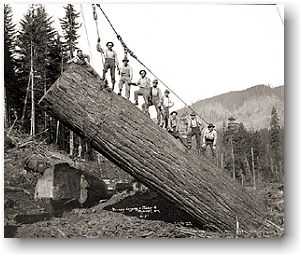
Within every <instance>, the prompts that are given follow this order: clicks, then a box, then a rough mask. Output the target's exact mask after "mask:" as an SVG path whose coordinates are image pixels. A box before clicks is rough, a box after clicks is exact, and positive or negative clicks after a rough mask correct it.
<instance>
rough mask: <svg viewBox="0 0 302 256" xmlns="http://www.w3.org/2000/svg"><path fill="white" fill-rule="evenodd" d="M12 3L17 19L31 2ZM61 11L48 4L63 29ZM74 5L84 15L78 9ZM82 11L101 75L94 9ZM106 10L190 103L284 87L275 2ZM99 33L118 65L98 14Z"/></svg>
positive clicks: (128, 39) (108, 30)
mask: <svg viewBox="0 0 302 256" xmlns="http://www.w3.org/2000/svg"><path fill="white" fill-rule="evenodd" d="M11 6H12V7H13V12H14V16H15V20H16V21H19V20H20V19H21V18H22V16H23V15H24V13H25V12H26V10H27V8H28V6H29V5H26V4H12V5H11ZM62 6H63V5H60V4H46V5H45V7H46V10H47V12H48V13H49V14H50V15H51V16H52V17H53V20H54V27H56V28H57V29H59V31H61V28H60V24H59V18H62V17H63V16H64V9H63V7H62ZM75 7H76V9H77V10H78V11H81V5H80V4H75ZM82 8H83V12H81V16H80V18H79V21H80V22H81V23H82V27H81V29H80V31H79V33H80V35H81V37H80V39H79V47H80V48H82V49H83V51H84V52H85V53H87V54H89V55H92V60H91V64H92V66H93V67H94V68H95V69H96V70H97V71H98V73H101V70H102V64H101V63H102V62H101V55H100V53H98V52H97V51H96V41H97V33H96V25H95V22H94V19H93V15H92V6H91V4H82ZM102 8H103V9H104V11H105V12H106V14H107V15H108V17H109V18H110V19H111V22H112V23H113V25H114V26H115V28H116V30H117V31H118V33H119V34H120V35H121V36H122V38H123V39H124V41H125V42H126V43H127V45H128V46H129V48H130V49H131V50H133V51H134V53H135V54H136V55H137V56H138V57H139V59H141V60H142V61H143V62H144V63H145V64H146V65H147V66H148V67H149V68H150V69H151V70H152V71H153V72H154V73H155V74H156V75H157V76H158V77H159V78H160V79H162V80H163V81H164V82H165V83H166V84H167V85H168V86H169V87H170V88H171V89H172V90H174V91H175V92H176V93H177V94H178V95H179V96H181V98H182V99H183V100H184V101H185V102H187V103H189V104H191V103H192V102H195V101H197V100H198V99H205V98H208V97H212V96H215V95H219V94H222V93H225V92H229V91H235V90H243V89H245V88H248V87H251V86H254V85H257V84H270V85H271V86H273V87H275V86H280V85H283V84H284V26H283V24H282V20H284V18H283V12H284V8H283V6H282V5H279V6H278V9H279V13H278V9H277V7H276V6H274V5H268V6H267V5H204V4H180V3H178V4H169V3H168V4H154V3H153V4H151V3H149V4H148V3H147V4H146V3H145V4H130V3H128V4H121V3H120V4H103V5H102ZM82 14H84V18H85V23H86V28H87V32H88V39H87V36H86V32H85V26H84V21H83V16H82ZM279 14H280V15H281V17H280V15H279ZM98 28H99V30H100V34H101V40H102V44H103V46H105V43H106V42H107V41H113V42H114V44H115V46H114V49H115V50H116V51H117V53H118V56H119V60H121V59H122V58H123V49H122V47H121V45H120V44H119V42H118V40H117V39H116V36H115V34H114V33H113V31H112V30H111V28H110V27H109V24H108V23H107V21H106V20H105V19H104V17H103V15H102V14H101V12H100V11H99V10H98ZM88 42H89V43H90V48H89V43H88ZM130 65H132V67H133V70H134V81H136V80H137V79H138V78H139V75H138V72H139V70H140V69H141V68H142V67H141V66H140V65H139V64H138V63H136V61H135V60H133V59H131V58H130ZM150 78H151V79H153V77H152V76H151V75H150ZM160 87H161V88H162V90H164V89H165V88H164V87H163V86H162V85H160ZM135 89H136V88H135ZM132 92H133V89H132ZM132 92H131V95H132V94H133V93H132ZM171 98H172V100H174V102H175V103H176V104H175V108H174V109H177V108H180V107H183V104H182V103H180V102H179V101H178V100H177V99H176V98H175V96H173V95H172V94H171ZM131 99H133V95H132V96H131ZM140 102H142V100H141V101H140Z"/></svg>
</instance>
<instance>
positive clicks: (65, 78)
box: [2, 2, 286, 239]
mask: <svg viewBox="0 0 302 256" xmlns="http://www.w3.org/2000/svg"><path fill="white" fill-rule="evenodd" d="M3 15H4V16H3V23H4V26H3V27H4V29H3V40H4V45H3V46H4V55H3V63H4V64H3V67H4V86H3V89H2V90H3V98H4V100H3V103H4V104H3V105H4V107H3V112H4V113H3V117H4V118H3V121H4V125H3V126H4V237H5V238H59V239H62V238H65V239H66V238H97V239H103V238H106V239H108V238H110V239H111V238H149V239H150V238H152V239H153V238H157V239H158V238H232V239H233V238H240V239H242V238H282V237H283V236H284V234H285V232H286V231H285V227H284V221H285V218H284V212H285V209H284V206H285V199H284V198H285V196H284V194H285V191H284V183H285V178H284V176H285V175H284V174H285V170H284V123H285V121H284V120H285V118H284V113H285V109H284V91H285V85H284V66H285V65H284V5H283V4H279V3H278V4H277V3H276V4H274V3H269V4H252V3H249V4H203V3H198V2H194V3H185V2H175V3H165V2H163V3H160V2H156V3H152V2H146V3H143V2H142V3H138V2H133V3H131V2H128V3H122V2H121V3H118V2H116V3H109V2H104V3H103V2H98V3H87V2H85V3H84V2H83V3H63V2H62V3H47V2H46V3H40V4H39V3H31V2H28V3H26V2H24V3H6V4H3Z"/></svg>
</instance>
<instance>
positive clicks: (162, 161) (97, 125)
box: [39, 64, 263, 231]
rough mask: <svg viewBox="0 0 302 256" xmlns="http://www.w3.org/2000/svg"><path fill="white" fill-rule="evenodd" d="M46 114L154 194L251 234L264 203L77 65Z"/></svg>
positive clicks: (50, 96) (51, 96)
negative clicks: (249, 231) (249, 230)
mask: <svg viewBox="0 0 302 256" xmlns="http://www.w3.org/2000/svg"><path fill="white" fill-rule="evenodd" d="M39 104H40V106H42V107H43V108H44V109H45V110H46V111H47V112H49V113H50V114H52V115H53V116H55V117H56V118H57V119H58V120H60V121H61V122H62V123H63V124H65V125H66V126H68V127H69V128H70V129H71V130H73V131H74V132H75V133H77V134H78V135H79V136H81V137H84V138H86V140H88V141H89V142H91V145H92V146H93V147H94V148H95V149H96V150H97V151H99V152H100V153H101V154H103V155H104V156H105V157H106V158H108V159H109V160H110V161H112V162H113V163H115V164H116V165H117V166H119V167H120V168H121V169H123V170H124V171H125V172H127V173H129V174H130V175H132V176H133V177H135V179H137V180H138V181H139V182H141V183H143V184H144V185H146V186H147V187H149V188H151V189H154V190H155V191H157V192H158V193H160V194H161V195H162V196H164V197H165V198H166V199H168V200H169V201H171V202H172V203H174V204H175V205H176V206H177V207H178V208H180V209H182V210H184V211H186V212H187V213H189V214H190V215H191V216H192V217H193V218H194V219H196V220H197V221H198V222H199V223H201V224H202V225H208V226H214V227H217V228H218V229H220V230H222V231H223V230H228V231H235V230H236V219H238V221H239V223H240V227H242V228H243V229H246V230H248V229H251V228H254V227H255V226H258V224H259V223H260V222H261V219H262V218H263V204H262V201H261V200H259V198H257V197H256V196H255V195H254V194H252V193H251V192H248V191H247V190H245V188H243V187H242V186H240V185H239V184H238V183H236V181H234V180H232V179H231V178H230V177H228V176H227V175H226V174H224V173H223V171H222V170H221V169H220V168H218V167H217V166H216V165H215V163H212V162H210V161H209V160H208V159H207V158H205V157H203V156H202V155H200V154H197V153H196V152H191V151H187V150H186V149H185V148H184V147H183V146H182V145H181V144H180V143H179V142H178V141H177V140H176V139H175V138H173V137H172V136H171V135H170V134H168V132H166V131H164V130H163V129H162V128H160V127H159V126H158V125H156V124H155V123H154V122H153V121H152V120H151V119H150V118H149V117H148V116H147V115H146V114H144V113H143V112H142V111H141V110H140V109H138V108H137V107H136V106H135V105H134V104H132V103H131V102H130V101H128V100H127V99H125V98H123V97H121V96H118V95H116V94H115V93H113V92H108V91H106V90H101V89H100V84H99V83H98V81H97V80H96V79H95V77H93V76H92V75H91V74H90V73H89V72H87V71H86V70H85V69H84V68H82V67H81V66H78V65H76V64H72V65H71V66H70V68H69V69H68V70H66V71H65V72H64V73H63V74H62V76H61V77H60V78H59V79H58V80H57V81H56V82H55V83H54V85H53V86H52V87H51V88H50V89H49V91H48V92H47V93H46V94H45V95H44V96H43V98H42V99H41V100H40V103H39Z"/></svg>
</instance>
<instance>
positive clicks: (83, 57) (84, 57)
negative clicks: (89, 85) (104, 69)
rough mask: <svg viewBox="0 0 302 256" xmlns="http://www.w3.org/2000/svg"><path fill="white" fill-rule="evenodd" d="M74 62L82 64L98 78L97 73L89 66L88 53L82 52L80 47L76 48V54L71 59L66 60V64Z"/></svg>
mask: <svg viewBox="0 0 302 256" xmlns="http://www.w3.org/2000/svg"><path fill="white" fill-rule="evenodd" d="M72 62H73V63H75V64H77V65H80V66H83V67H84V68H85V69H86V70H87V71H88V72H89V73H91V74H92V75H94V76H95V77H97V78H100V77H99V75H98V73H96V72H95V70H94V69H93V68H92V67H91V66H90V57H89V55H88V54H84V53H83V51H82V50H81V49H78V50H77V54H76V56H75V57H73V58H72V59H70V60H68V61H67V62H66V64H70V63H72Z"/></svg>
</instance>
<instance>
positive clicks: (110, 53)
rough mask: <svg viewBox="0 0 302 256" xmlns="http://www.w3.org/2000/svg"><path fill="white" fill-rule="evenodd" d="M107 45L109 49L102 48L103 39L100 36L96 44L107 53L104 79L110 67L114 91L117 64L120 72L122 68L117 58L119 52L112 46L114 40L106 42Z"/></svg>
mask: <svg viewBox="0 0 302 256" xmlns="http://www.w3.org/2000/svg"><path fill="white" fill-rule="evenodd" d="M106 46H107V49H102V47H101V40H100V38H98V43H97V45H96V49H97V50H98V51H99V52H101V53H103V54H104V55H105V63H104V69H103V77H102V79H103V80H105V75H106V73H107V71H108V69H110V76H111V83H112V91H113V90H114V85H115V66H116V67H117V70H118V72H120V68H119V63H118V59H117V54H116V52H115V51H114V50H112V47H113V46H114V44H113V43H112V42H108V43H107V44H106Z"/></svg>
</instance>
